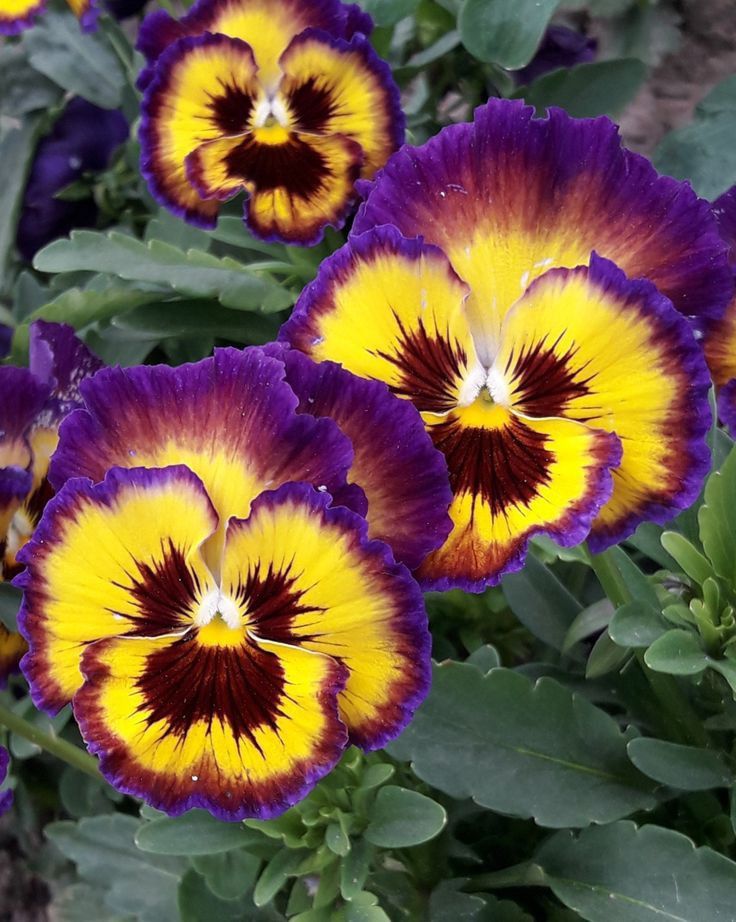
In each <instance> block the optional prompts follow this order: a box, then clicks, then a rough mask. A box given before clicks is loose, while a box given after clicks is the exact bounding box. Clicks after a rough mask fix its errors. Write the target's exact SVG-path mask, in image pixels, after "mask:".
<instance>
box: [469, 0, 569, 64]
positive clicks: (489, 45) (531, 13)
mask: <svg viewBox="0 0 736 922" xmlns="http://www.w3.org/2000/svg"><path fill="white" fill-rule="evenodd" d="M558 2H559V0H492V2H489V0H464V2H463V5H462V7H461V9H460V15H459V17H458V28H459V30H460V37H461V38H462V41H463V45H465V47H466V48H467V49H468V51H469V52H470V53H471V54H472V55H475V57H476V58H478V59H479V60H480V61H488V62H491V63H494V64H500V65H501V67H508V68H511V69H516V68H519V67H524V65H525V64H528V63H529V61H530V60H531V58H532V55H533V54H534V52H535V51H536V48H537V45H538V44H539V41H540V39H541V38H542V35H543V33H544V30H545V29H546V27H547V24H548V23H549V21H550V18H551V16H552V14H553V13H554V11H555V9H556V7H557V5H558Z"/></svg>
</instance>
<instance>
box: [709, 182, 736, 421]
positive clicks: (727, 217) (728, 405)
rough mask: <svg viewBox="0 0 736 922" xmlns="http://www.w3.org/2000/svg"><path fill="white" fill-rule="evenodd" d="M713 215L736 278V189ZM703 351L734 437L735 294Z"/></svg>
mask: <svg viewBox="0 0 736 922" xmlns="http://www.w3.org/2000/svg"><path fill="white" fill-rule="evenodd" d="M713 214H714V215H715V217H716V220H717V221H718V227H719V230H720V232H721V236H722V237H723V239H724V241H725V242H726V244H727V245H728V248H729V257H730V261H731V266H732V269H733V272H734V277H735V278H736V186H734V187H733V188H732V189H729V190H728V192H724V194H723V195H722V196H721V197H720V198H717V199H716V200H715V202H713ZM703 347H704V349H705V357H706V359H707V361H708V367H709V368H710V371H711V374H712V375H713V381H714V383H715V385H716V388H717V389H718V414H719V416H720V417H721V419H722V420H723V422H724V423H725V424H726V425H727V426H728V428H729V429H730V430H731V433H732V434H733V433H734V432H736V400H734V397H736V385H734V383H733V381H734V379H736V294H735V295H734V297H733V298H732V299H731V301H730V302H729V304H728V307H727V308H726V312H725V313H724V315H723V317H721V318H720V319H719V320H716V321H714V322H712V323H711V324H709V326H708V328H707V330H706V333H705V337H704V341H703Z"/></svg>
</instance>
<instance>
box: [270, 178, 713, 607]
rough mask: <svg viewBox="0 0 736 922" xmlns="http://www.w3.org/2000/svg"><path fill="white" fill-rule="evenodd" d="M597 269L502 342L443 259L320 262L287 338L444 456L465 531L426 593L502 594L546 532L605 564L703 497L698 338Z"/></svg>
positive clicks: (543, 304)
mask: <svg viewBox="0 0 736 922" xmlns="http://www.w3.org/2000/svg"><path fill="white" fill-rule="evenodd" d="M389 169H390V167H389ZM380 182H381V181H380V179H379V180H378V184H377V188H380ZM471 205H472V203H471ZM510 258H513V254H512V256H511V257H510ZM588 262H589V263H590V265H589V266H581V267H578V268H576V269H572V270H564V269H553V270H549V271H547V272H546V273H545V274H543V275H542V276H541V277H539V278H538V279H537V281H536V282H532V283H531V284H527V285H526V288H525V291H524V293H523V294H522V295H521V296H520V297H517V298H516V300H515V302H514V304H513V305H512V306H511V308H510V309H509V310H507V311H505V312H503V315H500V314H499V315H498V316H494V317H493V318H492V319H491V326H492V327H494V328H495V327H497V329H496V330H495V332H494V333H493V336H492V337H489V336H488V335H486V334H487V332H488V329H490V328H489V327H488V326H487V324H486V323H485V320H486V317H485V316H480V317H479V316H478V306H479V302H478V301H477V300H476V301H474V300H473V297H474V292H473V288H472V286H468V285H467V284H466V283H465V282H463V281H461V279H460V277H459V275H458V274H456V272H455V271H454V270H453V267H452V265H451V263H450V261H449V260H448V258H447V256H446V255H445V254H444V253H443V252H442V251H441V250H440V249H438V248H437V247H435V246H431V245H427V244H424V243H423V242H422V241H421V239H417V238H414V239H406V238H404V237H402V235H401V234H400V233H399V232H398V231H397V230H396V229H395V228H394V227H391V226H383V227H380V228H377V229H375V230H374V231H371V232H367V233H365V234H362V235H359V236H355V237H352V238H351V241H350V243H349V244H348V245H347V246H346V247H344V248H343V249H342V250H340V251H338V252H337V253H336V254H334V255H333V256H332V257H331V258H330V259H328V260H326V261H325V263H323V265H322V267H321V270H320V273H319V274H318V277H317V279H316V280H315V281H314V282H313V283H312V284H311V285H310V286H308V287H307V288H306V289H305V291H304V292H303V294H302V296H301V298H300V299H299V302H298V303H297V306H296V308H295V310H294V313H293V315H292V317H291V319H290V320H289V321H288V322H287V323H286V324H285V325H284V327H283V328H282V331H281V334H280V336H281V339H282V340H283V341H286V342H288V343H290V344H291V345H292V346H293V347H295V348H296V349H299V350H300V351H302V352H304V353H306V354H307V355H309V356H311V357H312V358H314V359H315V360H317V361H320V362H323V361H326V360H332V361H334V362H338V363H340V364H341V365H342V366H343V368H344V369H346V370H348V371H351V372H353V373H354V374H357V375H361V376H363V377H366V378H372V379H375V380H379V381H384V382H385V383H386V384H387V385H388V386H389V387H390V388H391V390H392V391H393V392H394V393H395V394H396V395H397V396H399V397H403V398H405V399H406V400H408V401H411V402H412V403H413V404H414V406H415V407H416V409H418V410H419V411H420V413H421V415H422V418H423V421H424V424H425V427H426V429H427V431H428V433H429V435H430V437H431V438H432V441H433V442H434V445H435V446H436V447H437V448H438V449H439V450H440V451H441V452H442V453H443V454H444V456H445V459H446V461H447V465H448V469H449V475H450V484H451V487H452V491H453V501H452V504H451V506H450V516H451V518H452V520H453V524H454V527H453V530H452V532H451V533H450V535H449V537H448V538H447V540H446V542H445V544H444V545H443V546H442V547H439V548H438V549H437V550H435V551H433V552H432V553H430V554H429V556H428V557H427V558H426V559H425V561H424V562H423V563H422V565H421V566H420V567H419V569H418V571H417V575H418V577H419V578H420V580H421V581H422V582H423V584H424V585H425V587H432V588H438V589H446V588H450V587H452V586H460V587H464V588H468V589H473V590H479V589H481V588H482V587H483V586H485V585H488V584H489V583H490V584H493V583H495V582H497V581H498V579H499V578H500V577H501V575H503V573H505V572H509V571H511V570H514V569H518V568H519V567H520V566H521V565H522V563H523V560H524V555H525V552H526V546H527V543H528V540H529V538H530V537H531V536H532V535H534V534H537V533H545V534H548V535H550V536H552V537H553V538H554V539H555V540H556V541H557V542H558V543H560V544H562V545H571V544H576V543H578V542H579V541H581V540H583V539H585V538H586V536H588V534H589V533H590V538H589V540H590V542H591V546H592V548H593V549H594V550H601V549H602V548H604V547H606V546H608V545H609V544H612V543H615V542H616V541H618V540H620V539H621V538H622V537H624V536H626V535H628V534H630V533H631V532H632V531H633V530H634V529H635V527H636V525H637V524H638V522H640V521H642V520H644V519H654V520H656V521H665V520H666V519H667V518H669V517H671V516H672V515H674V514H675V513H676V512H677V511H678V510H680V509H682V508H684V507H685V506H687V505H689V504H690V503H691V502H692V501H693V500H694V499H695V497H696V496H697V492H698V489H699V486H700V484H701V483H702V480H703V477H704V476H705V474H706V472H707V469H708V451H707V447H706V445H705V439H704V436H705V431H706V429H707V426H708V420H709V416H710V414H709V408H708V401H707V390H708V374H707V369H706V368H705V364H704V361H703V358H702V355H701V351H700V349H699V347H698V345H697V343H696V341H695V338H694V336H693V334H692V331H691V329H690V326H689V324H688V322H687V320H685V318H683V317H681V316H680V315H679V314H678V313H677V312H676V311H675V310H674V308H673V307H672V304H671V303H670V302H669V300H668V299H667V298H666V297H664V296H663V295H661V294H660V293H659V292H658V291H657V289H656V288H655V287H654V286H653V285H652V284H651V283H649V282H647V281H632V280H630V279H629V278H627V277H626V275H624V273H623V272H622V271H621V270H620V269H618V268H617V267H616V266H615V265H614V264H613V263H611V262H609V261H608V260H604V259H602V258H600V257H598V256H597V255H596V254H595V253H592V254H589V255H588ZM484 265H485V264H484ZM503 268H504V265H503V262H502V260H501V257H500V256H499V262H498V263H497V264H495V265H494V269H495V271H498V272H502V271H503ZM479 271H480V270H479ZM529 281H530V280H529V279H527V280H525V284H526V282H529ZM483 303H485V304H486V306H487V310H488V313H490V314H493V312H494V306H493V305H494V302H493V300H487V301H484V302H483ZM366 305H370V310H366ZM369 508H370V502H369Z"/></svg>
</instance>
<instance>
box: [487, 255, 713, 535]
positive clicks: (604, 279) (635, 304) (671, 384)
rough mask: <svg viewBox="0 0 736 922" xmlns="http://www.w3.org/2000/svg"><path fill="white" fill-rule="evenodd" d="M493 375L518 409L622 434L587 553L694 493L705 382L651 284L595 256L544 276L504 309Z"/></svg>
mask: <svg viewBox="0 0 736 922" xmlns="http://www.w3.org/2000/svg"><path fill="white" fill-rule="evenodd" d="M491 375H492V376H495V377H496V378H497V380H503V381H504V385H505V387H506V388H507V394H506V395H505V397H504V396H503V395H502V397H501V399H505V400H506V401H507V402H508V403H509V405H511V406H513V407H515V408H516V409H518V410H519V411H520V412H523V413H526V414H530V415H532V416H535V417H547V416H554V417H557V416H564V417H566V418H568V419H576V420H579V421H580V422H583V423H586V424H587V425H590V426H595V427H597V428H601V429H605V430H606V431H608V432H614V433H615V434H616V435H617V436H618V438H619V439H620V440H621V444H622V447H623V456H622V459H621V463H620V465H619V466H618V467H617V469H616V470H615V471H614V472H613V479H614V491H613V495H612V496H611V499H610V501H609V502H608V503H607V504H606V505H605V506H604V507H603V509H602V510H601V513H600V515H599V516H598V518H597V519H596V521H595V523H594V525H593V529H592V531H591V534H590V538H589V539H588V540H589V544H590V547H591V549H592V550H593V551H599V550H602V549H603V548H605V547H608V546H609V545H611V544H614V543H615V542H617V541H619V540H621V538H623V537H626V536H627V535H629V534H631V532H632V531H633V530H634V528H635V527H636V525H638V523H639V522H641V521H655V522H660V523H664V522H667V521H669V520H670V519H671V518H672V517H673V516H674V515H675V514H676V513H677V512H678V511H680V510H681V509H684V508H687V507H688V506H689V505H690V504H691V503H693V502H694V501H695V499H696V498H697V496H698V492H699V490H700V487H701V485H702V482H703V478H704V477H705V476H706V474H707V473H708V470H709V466H710V453H709V451H708V447H707V445H706V444H705V434H706V432H707V430H708V428H709V425H710V410H709V407H708V389H709V386H710V377H709V375H708V370H707V368H706V367H705V363H704V362H703V358H702V352H701V349H700V347H699V346H698V344H697V342H696V341H695V339H694V338H693V336H692V333H691V331H690V328H689V325H688V323H687V321H686V320H685V319H684V318H683V317H681V316H679V315H678V314H677V313H676V312H675V311H674V310H673V309H672V305H671V303H670V302H669V301H668V299H667V298H665V297H664V296H663V295H661V294H659V292H658V291H657V290H656V288H655V287H654V286H653V285H652V284H651V283H650V282H647V281H645V280H639V281H631V280H629V279H627V278H626V276H625V275H624V273H623V272H621V270H620V269H617V268H616V267H615V266H614V265H613V264H612V263H610V262H609V261H608V260H604V259H600V258H598V257H596V256H595V255H593V257H592V259H591V264H590V268H588V269H586V268H578V269H570V270H567V269H557V270H552V271H550V272H547V273H546V274H545V275H543V276H542V277H541V278H540V279H538V280H537V281H536V282H534V283H533V284H532V285H531V286H530V287H529V289H528V290H527V292H526V293H525V294H524V296H523V297H522V298H521V299H520V300H519V301H518V302H517V303H516V305H515V306H514V307H513V309H512V310H511V311H509V313H508V314H507V315H506V319H505V321H504V324H503V328H502V345H501V349H500V351H499V353H498V355H497V357H496V359H495V362H494V365H493V368H492V371H491Z"/></svg>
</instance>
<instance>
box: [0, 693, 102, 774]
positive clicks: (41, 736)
mask: <svg viewBox="0 0 736 922" xmlns="http://www.w3.org/2000/svg"><path fill="white" fill-rule="evenodd" d="M0 724H2V725H3V726H5V727H7V728H8V730H10V731H11V732H12V733H17V734H18V736H22V737H23V738H24V739H27V740H28V741H29V742H31V743H34V744H35V745H36V746H40V748H41V749H44V750H45V751H46V752H48V753H50V754H51V755H53V756H57V757H58V758H59V759H62V761H64V762H66V763H67V765H71V766H72V767H73V768H76V769H78V770H79V771H80V772H85V774H87V775H91V776H92V777H93V778H102V776H101V775H100V772H99V769H98V768H97V759H95V758H93V757H92V756H91V755H88V754H87V753H86V752H84V750H82V749H80V748H79V746H75V745H74V744H73V743H67V741H66V740H63V739H61V737H59V736H51V735H50V734H49V733H44V732H43V730H40V729H39V728H38V727H34V726H33V724H32V723H29V722H28V721H27V720H25V719H24V718H23V717H19V716H18V715H17V714H15V713H14V712H13V711H11V710H10V708H7V707H5V705H3V704H0Z"/></svg>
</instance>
